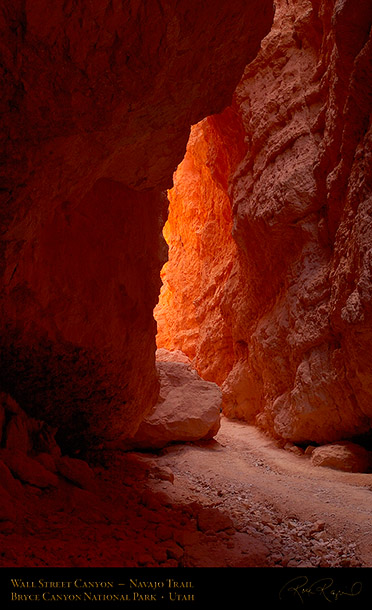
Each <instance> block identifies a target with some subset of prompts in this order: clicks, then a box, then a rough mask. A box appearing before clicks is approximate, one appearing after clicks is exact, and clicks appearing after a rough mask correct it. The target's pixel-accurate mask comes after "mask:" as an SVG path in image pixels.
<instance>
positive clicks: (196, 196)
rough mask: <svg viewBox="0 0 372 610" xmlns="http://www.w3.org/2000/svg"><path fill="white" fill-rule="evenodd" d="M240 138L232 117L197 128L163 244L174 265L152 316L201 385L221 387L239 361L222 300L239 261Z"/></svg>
mask: <svg viewBox="0 0 372 610" xmlns="http://www.w3.org/2000/svg"><path fill="white" fill-rule="evenodd" d="M243 136H244V132H243V131H242V126H241V124H240V123H239V121H238V120H237V117H236V115H235V114H234V113H233V112H232V111H231V110H230V109H227V110H226V111H225V112H224V113H222V114H221V115H220V116H218V117H209V118H207V119H205V120H204V121H202V122H201V123H198V124H197V125H194V127H193V128H192V130H191V135H190V139H189V142H188V145H187V152H186V155H185V158H184V160H183V161H182V163H181V164H180V165H179V167H178V168H177V171H176V172H175V174H174V186H173V188H172V189H171V190H170V191H169V193H168V198H169V201H170V205H169V216H168V220H167V223H166V225H165V227H164V236H165V238H166V240H167V243H168V245H169V261H168V262H167V263H166V264H165V266H164V268H163V270H162V280H163V287H162V290H161V294H160V299H159V304H158V305H157V307H156V309H155V312H154V313H155V318H156V320H157V323H158V335H157V344H158V347H164V348H166V349H171V350H176V349H177V350H181V351H183V352H184V353H185V354H187V356H189V358H190V359H192V360H193V364H194V366H195V367H196V368H197V370H198V371H199V373H200V375H202V376H203V378H204V379H206V380H212V381H215V382H217V383H222V382H223V381H224V379H225V378H226V375H227V373H228V372H229V371H230V369H231V366H232V363H233V358H234V352H233V343H232V337H231V330H230V328H229V327H228V326H227V325H226V324H225V321H224V318H223V316H222V313H221V299H222V297H223V294H224V285H225V282H226V280H227V279H228V277H229V275H230V272H231V267H232V261H233V260H234V259H235V258H236V245H235V242H234V240H233V239H232V236H231V229H232V216H231V206H230V200H229V197H228V195H227V192H226V189H227V180H228V177H229V174H230V172H231V168H232V167H235V165H236V163H237V161H238V160H239V158H241V157H242V156H243V151H244V150H245V148H244V142H243Z"/></svg>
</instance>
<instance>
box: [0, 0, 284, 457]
mask: <svg viewBox="0 0 372 610" xmlns="http://www.w3.org/2000/svg"><path fill="white" fill-rule="evenodd" d="M272 13H273V7H272V2H271V1H269V0H265V1H262V0H260V1H259V2H258V1H256V0H252V1H250V2H249V3H247V2H245V1H243V0H230V1H229V2H226V1H223V2H218V3H217V4H216V3H215V2H211V1H210V0H208V1H206V2H203V3H200V2H197V1H196V0H187V1H186V0H182V1H181V2H177V3H173V2H168V1H167V0H161V1H160V2H159V1H158V0H150V1H148V2H138V1H137V0H128V1H127V2H124V3H123V2H118V1H116V0H114V1H111V0H104V1H102V0H92V1H91V2H88V3H87V2H82V1H81V0H77V1H75V0H74V1H67V2H54V3H50V2H49V1H48V0H33V1H32V2H31V1H29V0H26V1H21V0H15V1H14V2H12V3H7V5H6V6H4V7H2V9H1V10H0V24H1V30H2V32H3V35H2V40H1V43H0V50H1V53H2V68H1V71H2V72H1V76H2V82H3V93H2V99H1V112H2V122H3V129H2V130H1V144H2V150H3V151H4V154H3V156H2V158H1V162H2V172H1V185H0V196H1V217H0V226H1V233H2V248H1V253H0V270H1V276H2V280H3V281H2V289H1V294H0V319H1V329H0V335H1V341H0V354H1V363H2V366H1V379H0V382H1V387H2V389H3V390H5V391H6V392H7V393H9V394H10V395H11V396H13V397H14V398H15V399H16V400H17V401H18V403H19V404H20V405H21V407H22V408H23V409H24V410H25V411H27V412H28V413H31V414H33V415H35V417H37V418H41V419H46V420H47V421H48V422H49V423H51V424H52V425H55V426H57V427H59V431H58V435H59V437H58V438H59V442H61V443H62V445H63V446H64V447H65V448H67V447H69V450H75V449H76V448H77V447H81V446H82V437H84V436H85V437H86V439H87V440H88V441H89V439H90V441H91V440H92V438H95V437H97V438H101V439H102V438H103V439H105V440H106V441H110V442H111V441H112V442H119V441H120V439H121V438H123V437H125V436H127V435H128V434H132V433H133V432H134V431H135V429H136V427H137V426H138V425H139V423H140V420H141V419H142V417H143V415H144V413H146V411H148V410H149V409H150V408H151V407H152V405H153V404H154V403H155V402H156V399H157V394H158V389H159V385H158V380H157V376H156V370H155V355H154V354H155V339H154V335H155V323H154V320H153V316H152V310H153V308H154V306H155V304H156V301H157V297H158V293H159V289H160V280H159V272H160V269H161V266H162V264H163V263H164V261H165V259H166V248H165V244H164V242H163V238H162V236H161V228H162V225H163V223H164V220H165V217H164V215H165V212H166V206H167V202H166V198H165V197H164V194H163V191H164V189H165V188H167V187H169V186H170V182H171V176H172V172H173V170H174V168H175V167H176V165H177V163H178V162H179V161H180V160H181V159H182V156H183V154H184V150H185V146H186V142H187V138H188V135H189V129H190V125H191V124H193V123H195V122H197V121H199V120H200V119H202V118H203V117H204V116H206V115H208V114H210V113H213V112H219V111H221V110H222V109H223V108H224V107H225V106H226V105H227V104H228V103H230V100H231V96H232V93H233V90H234V88H235V86H236V84H237V82H238V81H239V78H240V76H241V74H242V71H243V69H244V66H245V65H246V63H247V61H250V60H251V59H253V57H254V56H255V55H256V53H257V51H258V49H259V45H260V41H261V39H262V38H263V36H265V35H266V34H267V32H268V31H269V28H270V26H271V22H272ZM90 441H89V442H90Z"/></svg>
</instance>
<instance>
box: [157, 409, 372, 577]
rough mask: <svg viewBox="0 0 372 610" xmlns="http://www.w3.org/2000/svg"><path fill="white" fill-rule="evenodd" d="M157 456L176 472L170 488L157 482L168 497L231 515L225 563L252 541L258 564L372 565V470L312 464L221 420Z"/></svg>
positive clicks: (238, 560) (257, 433)
mask: <svg viewBox="0 0 372 610" xmlns="http://www.w3.org/2000/svg"><path fill="white" fill-rule="evenodd" d="M157 461H158V463H159V465H162V466H167V467H169V468H170V469H171V470H172V471H173V473H174V476H175V480H174V482H173V485H172V486H170V485H169V484H165V483H157V484H158V485H159V486H160V487H161V488H162V489H163V490H166V492H167V494H169V495H171V497H172V500H173V501H174V502H182V503H188V502H193V501H194V502H197V503H198V504H201V505H203V506H205V507H208V508H218V510H219V511H220V512H222V513H224V514H226V515H229V516H230V518H231V519H232V522H233V526H234V529H235V530H236V533H235V535H234V536H231V540H230V541H229V542H230V551H231V556H230V557H229V558H227V563H228V565H234V562H235V564H236V565H242V563H241V562H242V557H243V556H244V550H245V549H244V546H245V545H247V546H248V547H250V549H252V541H253V546H256V548H257V549H258V553H259V557H258V562H260V561H261V563H262V564H264V565H269V566H272V565H277V566H290V567H296V566H299V567H306V566H308V567H311V566H334V567H340V566H345V567H346V566H363V567H370V566H372V538H371V524H372V502H371V499H372V495H371V490H372V474H354V473H344V472H340V471H336V470H331V469H329V468H319V467H318V468H316V467H314V466H312V465H311V462H310V460H309V458H308V457H306V456H297V455H294V454H292V453H290V452H288V451H285V450H283V449H280V448H279V447H278V446H277V445H276V443H275V441H273V440H272V439H270V438H268V437H266V436H265V435H264V434H263V433H261V432H260V431H259V430H257V429H256V428H254V427H252V426H248V425H246V424H244V423H241V422H237V421H231V420H228V419H226V418H224V417H223V418H222V424H221V429H220V431H219V433H218V435H217V436H216V437H215V440H214V441H212V442H210V443H204V444H203V443H199V444H198V445H195V444H194V445H191V444H187V445H176V446H173V447H170V448H168V449H166V450H164V451H163V453H162V455H160V456H159V457H158V458H157ZM265 549H266V550H268V553H267V552H266V550H265ZM247 553H248V551H247ZM260 557H261V559H260ZM200 561H201V562H202V561H203V559H202V557H201V558H200ZM243 563H244V560H243Z"/></svg>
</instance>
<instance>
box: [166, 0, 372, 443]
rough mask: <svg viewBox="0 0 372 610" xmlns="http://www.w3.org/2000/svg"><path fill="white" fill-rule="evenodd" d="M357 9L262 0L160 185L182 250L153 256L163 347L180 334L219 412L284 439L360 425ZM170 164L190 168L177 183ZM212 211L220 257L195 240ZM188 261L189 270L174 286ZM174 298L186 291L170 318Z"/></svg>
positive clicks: (367, 325) (362, 85) (329, 435)
mask: <svg viewBox="0 0 372 610" xmlns="http://www.w3.org/2000/svg"><path fill="white" fill-rule="evenodd" d="M371 21H372V5H371V3H370V2H369V1H367V0H364V1H362V2H361V3H360V4H359V5H358V7H356V5H355V3H354V2H352V0H345V1H344V2H336V1H334V2H333V1H332V2H328V1H325V0H312V1H311V0H301V2H294V1H293V0H277V2H276V15H275V21H274V25H273V28H272V30H271V32H270V34H269V35H268V36H267V37H266V38H265V40H264V41H263V43H262V48H261V50H260V52H259V54H258V56H257V58H256V59H255V60H254V61H253V62H252V63H251V64H249V65H248V66H247V68H246V70H245V73H244V76H243V78H242V80H241V82H240V84H239V85H238V87H237V89H236V92H235V94H234V98H233V103H232V105H231V108H230V109H229V110H228V111H225V112H224V113H222V114H221V115H218V116H215V117H212V118H209V119H207V121H206V122H203V123H202V124H201V125H200V126H198V128H197V130H195V131H194V132H193V134H195V133H198V132H199V133H200V132H201V134H202V135H201V136H200V137H201V138H204V143H203V145H204V148H205V152H204V159H206V160H207V161H206V162H205V167H204V168H202V169H199V170H198V175H197V176H196V177H195V175H196V174H195V170H194V168H193V167H191V171H190V174H189V173H188V172H187V166H186V164H187V163H188V164H189V166H190V165H191V160H192V161H193V162H194V163H195V158H196V159H199V157H200V155H199V156H198V153H197V146H198V144H197V143H195V136H194V139H191V141H190V144H189V147H188V153H187V155H186V158H185V162H184V163H185V165H181V166H180V168H179V170H178V171H177V174H176V178H175V188H174V192H173V191H172V192H171V196H170V199H171V206H172V205H174V206H175V207H174V212H173V213H172V210H171V212H170V217H169V222H170V226H171V224H172V223H173V225H174V234H172V235H171V236H167V238H168V241H169V243H170V254H171V256H173V250H176V254H175V258H174V260H175V262H178V260H179V259H180V258H181V256H182V254H183V250H184V251H185V252H186V257H188V258H187V259H186V260H187V264H186V265H185V269H184V268H183V267H177V266H176V265H175V266H174V267H172V262H171V261H170V262H169V263H168V267H167V268H166V269H165V270H164V276H165V277H164V284H165V288H164V289H163V291H168V293H169V294H170V296H167V297H166V298H167V299H168V300H170V304H171V305H172V307H173V311H171V313H169V314H168V318H167V319H166V323H164V324H163V328H162V329H161V333H160V339H161V340H163V337H164V335H167V334H168V335H171V333H173V337H174V339H173V344H172V345H173V347H172V348H174V347H178V346H181V345H182V349H184V351H186V352H187V353H189V355H190V356H191V357H194V358H195V360H194V361H195V364H196V367H197V369H198V371H199V372H200V373H201V374H202V375H205V376H206V377H208V379H214V380H216V381H218V382H219V383H221V381H222V382H223V386H222V388H223V393H224V400H223V405H224V407H223V408H224V413H225V414H226V415H229V416H233V417H240V418H242V419H245V420H247V421H250V422H256V423H257V424H258V425H259V426H261V427H262V428H264V429H265V430H267V431H269V432H270V433H271V434H273V435H274V436H276V437H281V438H283V439H286V440H289V441H291V442H297V443H305V442H307V441H313V442H316V443H324V442H327V441H333V440H337V439H342V438H350V437H352V436H353V435H356V434H360V433H363V432H366V431H367V430H369V428H370V425H371V404H372V385H371V379H372V378H371V374H370V355H369V354H370V345H371V332H370V329H371V315H372V310H371V302H372V299H371V286H372V283H371V277H370V254H371V222H370V216H371V204H372V198H371V176H372V168H371V161H372V155H371V107H372V98H371V90H370V86H369V84H370V83H371V80H372V73H371V44H372V41H371ZM228 112H229V113H230V115H229V116H230V119H229V122H230V124H232V125H241V126H242V129H241V130H240V131H239V130H238V131H235V134H236V139H237V140H238V143H237V144H236V146H235V150H236V152H237V154H236V156H235V158H234V159H233V160H232V162H231V163H230V165H226V164H225V165H224V167H225V173H224V180H223V181H222V180H221V179H220V173H219V172H217V179H216V180H214V181H211V180H210V175H211V174H212V172H213V167H217V168H218V167H219V160H220V161H221V163H222V162H223V161H224V159H225V157H226V149H229V147H230V139H229V133H227V134H224V128H225V127H226V116H228V115H227V113H228ZM233 117H235V118H233ZM206 132H208V133H209V135H210V137H209V139H208V140H207V139H206V138H205V136H204V135H203V134H205V133H206ZM239 134H240V135H239ZM239 137H240V139H241V141H240V144H239ZM202 141H203V140H202ZM194 151H195V152H194ZM211 158H212V159H213V163H210V164H209V163H208V160H209V159H211ZM190 159H191V160H190ZM211 166H212V169H211ZM182 173H187V176H188V175H190V176H191V178H190V179H189V181H190V184H191V185H192V191H191V196H190V197H189V190H188V189H186V188H185V193H184V194H182V189H183V185H182V184H180V183H179V181H180V179H181V176H182ZM205 175H206V176H207V178H205ZM187 176H186V178H185V180H186V182H185V185H186V186H189V185H188V184H187ZM216 181H217V182H218V188H217V191H218V194H219V195H218V196H219V197H221V199H222V198H223V195H221V196H220V191H221V189H222V190H223V191H224V196H225V200H224V201H227V199H226V197H227V198H228V200H229V202H230V209H231V210H232V220H231V219H230V218H227V222H226V220H225V218H224V219H223V220H221V218H222V217H223V216H224V214H223V213H222V215H221V217H220V218H218V219H217V218H216V217H215V214H216V212H217V210H216V209H213V207H212V204H211V202H214V201H216V195H215V193H216V189H215V184H216ZM195 192H196V193H197V194H198V196H197V197H196V196H195V195H194V193H195ZM180 199H182V200H183V201H182V203H180V201H179V200H180ZM194 202H197V203H194ZM189 205H190V207H191V209H192V210H193V213H194V215H195V216H196V217H197V220H196V222H194V233H193V236H192V237H191V238H189V241H191V246H190V245H189V243H188V242H186V238H187V237H188V236H187V232H186V231H185V230H182V231H181V230H180V229H179V227H178V226H177V224H176V222H175V221H174V220H173V219H174V218H176V215H177V213H178V212H180V213H181V214H182V213H184V214H186V213H187V210H188V206H189ZM196 205H197V206H198V208H199V206H203V208H204V210H205V211H204V210H203V211H198V212H196V211H194V207H196ZM182 206H183V208H184V210H185V211H184V212H183V208H182ZM225 209H226V210H228V209H229V205H228V201H227V204H226V207H225ZM227 216H228V214H227ZM219 223H223V225H224V229H223V230H226V231H228V230H229V225H230V223H231V224H232V235H233V237H234V240H235V243H236V249H234V247H232V246H230V245H229V246H227V247H225V248H224V254H223V255H222V257H220V256H219V255H218V245H217V246H216V245H215V246H213V245H212V246H211V249H210V251H208V252H207V251H206V248H205V244H207V243H208V242H207V241H205V240H204V234H205V233H208V231H209V229H210V228H211V230H212V231H211V237H210V241H211V243H212V244H213V237H214V236H215V242H216V243H217V244H218V240H219V239H220V234H219V233H218V230H217V227H218V224H219ZM197 224H198V227H197V229H196V225H197ZM208 234H209V233H208ZM184 238H185V239H184ZM177 240H178V241H177ZM229 243H230V242H229ZM191 248H192V250H193V253H192V256H191V257H190V255H189V254H188V252H189V251H190V249H191ZM209 252H211V253H212V256H211V257H209ZM215 252H216V256H215V257H214V253H215ZM198 257H199V258H201V259H204V260H205V261H206V269H205V271H204V275H201V274H200V272H199V269H200V268H202V269H203V260H202V261H201V262H198V267H197V266H196V263H195V260H196V259H197V258H198ZM221 260H222V261H223V262H221ZM178 269H180V272H178ZM188 269H190V270H191V272H194V273H195V275H196V277H197V281H196V282H194V283H193V284H190V285H191V286H192V289H190V293H187V292H186V291H184V292H183V297H176V296H175V295H176V294H177V292H178V290H179V288H180V287H181V291H182V282H183V280H184V279H185V277H186V276H187V274H188ZM221 269H223V270H224V275H222V274H221V273H220V270H221ZM194 270H196V272H195V271H194ZM207 270H208V271H207ZM177 298H178V300H181V299H182V298H184V301H185V303H184V302H182V300H181V307H182V310H183V312H186V313H185V318H184V319H183V320H182V318H181V323H182V324H183V323H185V324H186V325H185V326H183V330H182V333H181V332H180V330H179V327H177V325H176V324H175V322H174V317H175V315H176V311H177V303H176V299H177ZM175 303H176V307H174V304H175ZM209 308H210V310H211V314H207V316H208V315H209V316H210V319H209V322H212V323H208V325H207V326H208V331H207V332H208V333H209V334H208V341H206V340H205V337H206V332H205V331H204V319H205V318H204V311H208V309H209ZM162 316H163V317H162V318H160V323H161V324H162V321H163V318H164V313H162ZM221 318H222V319H221ZM213 320H214V321H215V324H214V325H213ZM181 328H182V327H181ZM214 335H215V337H216V341H215V346H216V349H213V336H214ZM221 336H222V340H221ZM169 345H171V343H170V342H168V343H167V346H168V347H169ZM211 346H212V347H211ZM226 346H229V347H228V348H226ZM203 351H205V354H209V355H210V354H213V359H212V360H213V365H212V366H210V367H208V366H205V363H204V362H203V356H199V353H202V352H203Z"/></svg>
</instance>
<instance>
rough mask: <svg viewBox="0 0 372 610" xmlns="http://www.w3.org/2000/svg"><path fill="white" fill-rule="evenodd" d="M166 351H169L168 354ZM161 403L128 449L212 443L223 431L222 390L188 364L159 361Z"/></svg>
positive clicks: (125, 444)
mask: <svg viewBox="0 0 372 610" xmlns="http://www.w3.org/2000/svg"><path fill="white" fill-rule="evenodd" d="M164 351H165V350H164ZM157 368H158V372H159V379H160V394H159V400H158V402H157V404H156V405H155V407H154V408H153V409H152V411H151V412H150V414H149V415H147V416H146V417H145V419H144V420H143V421H142V422H141V424H140V426H139V428H138V430H137V432H136V434H135V435H134V437H133V438H130V439H127V440H126V441H124V444H123V446H124V447H125V448H126V449H160V448H162V447H165V446H166V445H168V444H169V443H175V442H180V441H181V442H185V441H198V440H208V439H211V438H213V436H215V435H216V434H217V432H218V430H219V428H220V407H221V402H222V394H221V390H220V388H219V387H218V385H217V384H215V383H211V382H209V381H203V380H202V379H201V378H200V377H199V375H198V374H197V372H196V371H195V370H194V369H193V368H192V367H191V366H190V365H188V364H186V363H184V362H179V361H178V362H177V361H173V362H172V361H171V360H169V361H165V360H162V361H160V360H159V361H158V362H157Z"/></svg>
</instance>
